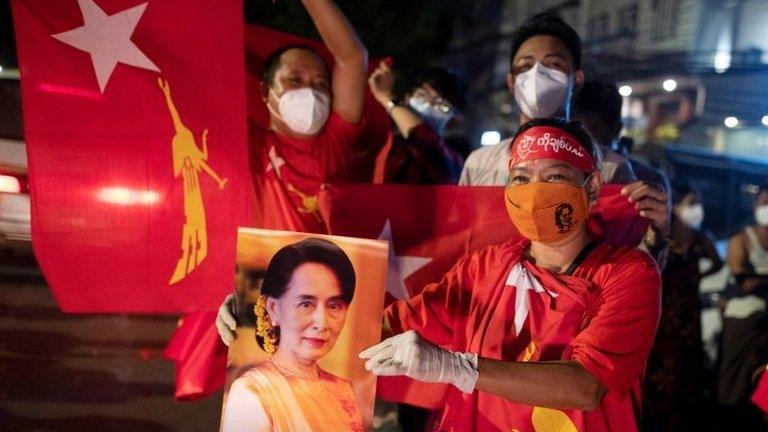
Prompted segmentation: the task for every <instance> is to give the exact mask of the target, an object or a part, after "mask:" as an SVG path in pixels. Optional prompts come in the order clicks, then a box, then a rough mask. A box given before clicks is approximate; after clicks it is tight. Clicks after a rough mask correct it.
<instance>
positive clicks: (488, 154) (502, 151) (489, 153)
mask: <svg viewBox="0 0 768 432" xmlns="http://www.w3.org/2000/svg"><path fill="white" fill-rule="evenodd" d="M511 141H512V138H507V139H505V140H503V141H501V142H500V143H498V144H496V145H492V146H485V147H480V148H479V149H477V150H475V151H473V152H472V153H470V154H469V156H467V160H466V162H465V163H464V164H465V165H469V166H482V165H486V164H491V163H493V164H495V163H496V162H497V158H498V157H499V155H506V153H507V149H508V148H509V143H510V142H511Z"/></svg>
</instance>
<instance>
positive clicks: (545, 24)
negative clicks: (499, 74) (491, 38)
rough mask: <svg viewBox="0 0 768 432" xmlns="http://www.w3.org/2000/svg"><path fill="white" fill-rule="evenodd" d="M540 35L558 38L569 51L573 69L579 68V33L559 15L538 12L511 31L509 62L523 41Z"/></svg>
mask: <svg viewBox="0 0 768 432" xmlns="http://www.w3.org/2000/svg"><path fill="white" fill-rule="evenodd" d="M540 35H547V36H554V37H556V38H558V39H560V41H561V42H563V44H564V45H565V46H566V48H568V51H570V52H571V57H573V69H574V70H576V69H581V38H580V37H579V34H578V33H576V30H574V29H573V28H572V27H571V26H569V25H568V24H566V23H565V21H563V20H562V19H561V18H560V17H559V16H557V15H553V14H551V13H540V14H536V15H534V16H532V17H530V18H528V19H527V20H526V21H525V22H524V23H522V24H521V25H520V27H518V28H517V30H515V32H514V33H512V51H511V54H510V56H509V61H510V63H511V62H512V61H513V60H514V58H515V54H517V51H518V50H519V49H520V47H521V46H522V45H523V43H525V41H527V40H528V39H530V38H532V37H534V36H540Z"/></svg>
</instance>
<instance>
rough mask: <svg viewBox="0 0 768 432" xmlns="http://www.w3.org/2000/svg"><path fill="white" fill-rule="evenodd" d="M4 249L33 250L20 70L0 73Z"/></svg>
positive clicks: (0, 233)
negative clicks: (22, 119)
mask: <svg viewBox="0 0 768 432" xmlns="http://www.w3.org/2000/svg"><path fill="white" fill-rule="evenodd" d="M0 112H1V113H3V114H2V116H0V249H3V250H6V251H7V250H11V251H14V252H26V251H31V244H30V243H31V240H32V236H31V230H30V204H29V182H28V179H27V153H26V148H25V145H24V141H23V130H24V129H23V126H22V121H21V90H20V87H19V78H18V72H15V73H14V72H13V71H11V72H10V73H8V72H6V71H3V73H2V75H0Z"/></svg>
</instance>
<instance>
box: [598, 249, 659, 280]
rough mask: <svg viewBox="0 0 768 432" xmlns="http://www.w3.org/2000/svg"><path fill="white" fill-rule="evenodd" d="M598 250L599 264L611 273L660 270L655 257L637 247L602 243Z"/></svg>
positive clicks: (655, 271)
mask: <svg viewBox="0 0 768 432" xmlns="http://www.w3.org/2000/svg"><path fill="white" fill-rule="evenodd" d="M596 252H597V253H596V255H597V256H596V257H595V258H596V261H597V262H598V265H599V266H600V267H604V268H606V270H608V271H609V273H614V274H615V273H616V272H621V271H630V272H635V271H637V272H654V273H658V272H659V267H658V265H657V264H656V261H655V260H654V259H653V257H652V256H651V255H649V254H648V253H647V252H645V251H643V250H640V249H638V248H636V247H630V246H613V245H610V244H608V243H600V245H598V247H597V250H596Z"/></svg>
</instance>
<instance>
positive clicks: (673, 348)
mask: <svg viewBox="0 0 768 432" xmlns="http://www.w3.org/2000/svg"><path fill="white" fill-rule="evenodd" d="M672 197H673V200H674V207H673V213H672V236H671V239H670V243H669V255H668V258H667V265H666V267H665V268H664V272H663V273H662V287H663V289H662V295H661V319H660V320H659V331H658V332H657V333H656V339H655V341H654V346H653V350H652V351H651V355H650V357H649V358H648V367H647V369H646V374H645V383H644V387H643V430H645V431H659V432H664V431H677V430H682V429H692V430H700V429H702V428H703V425H700V427H696V425H697V422H700V421H701V420H702V416H701V415H700V414H701V409H702V403H703V399H702V397H701V395H702V394H703V391H704V390H705V388H704V385H703V384H704V382H705V380H704V376H703V375H702V367H703V366H704V351H703V345H702V339H701V301H700V297H699V282H700V281H701V279H702V278H704V277H707V276H709V275H712V274H714V273H717V272H718V271H720V269H721V268H722V267H723V261H722V259H720V256H719V255H718V254H717V251H716V250H715V246H714V244H713V242H712V239H711V238H710V236H709V235H708V234H707V233H706V232H704V231H702V230H701V224H702V222H703V221H704V206H703V205H702V204H701V202H700V200H699V199H700V198H699V193H698V192H697V191H696V190H695V189H693V188H692V187H691V186H690V185H689V184H687V183H684V182H679V183H677V184H675V185H673V190H672ZM702 259H704V260H706V261H707V262H708V267H707V270H705V271H704V272H702V271H700V269H699V263H700V261H701V260H702ZM707 390H711V389H707Z"/></svg>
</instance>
